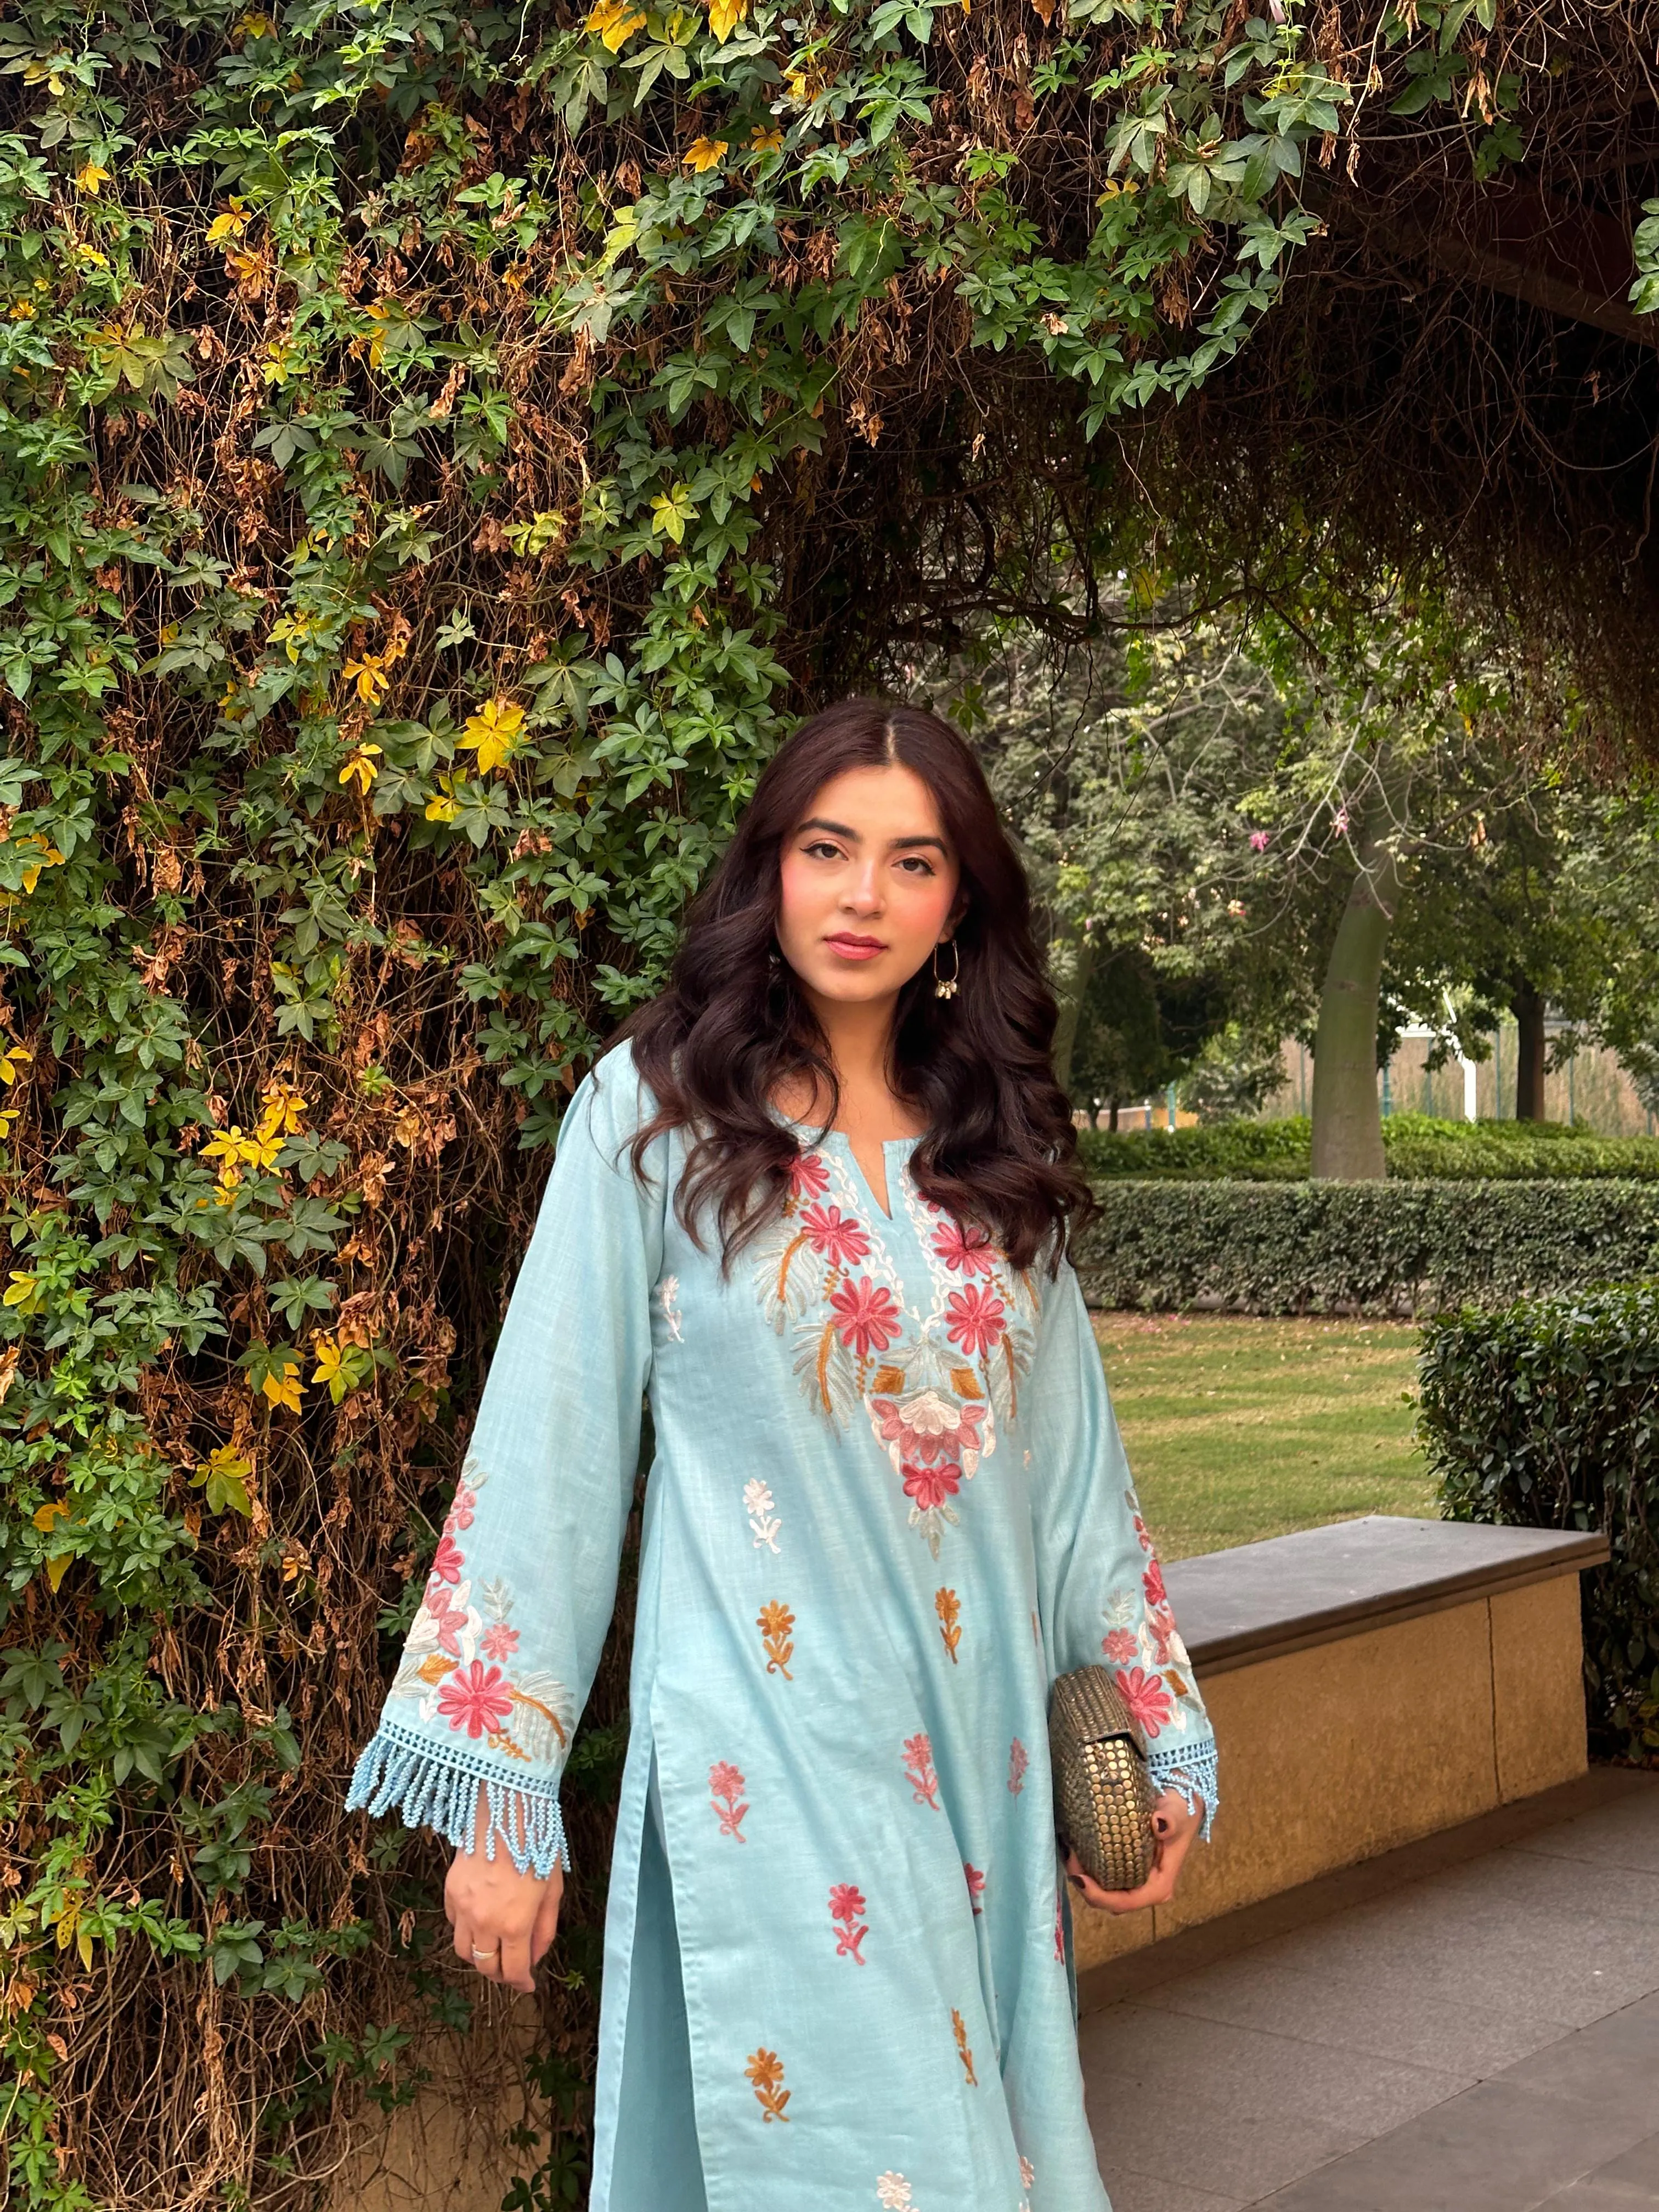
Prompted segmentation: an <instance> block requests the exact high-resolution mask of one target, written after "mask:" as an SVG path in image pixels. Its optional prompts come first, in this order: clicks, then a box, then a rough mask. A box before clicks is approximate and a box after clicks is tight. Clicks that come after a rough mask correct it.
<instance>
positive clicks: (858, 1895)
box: [829, 1881, 870, 1966]
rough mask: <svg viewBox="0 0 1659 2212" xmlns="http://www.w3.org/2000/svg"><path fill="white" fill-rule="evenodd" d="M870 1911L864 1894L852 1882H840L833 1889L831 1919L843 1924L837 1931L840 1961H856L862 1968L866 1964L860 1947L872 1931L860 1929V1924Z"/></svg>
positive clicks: (830, 1904) (837, 1951) (830, 1900)
mask: <svg viewBox="0 0 1659 2212" xmlns="http://www.w3.org/2000/svg"><path fill="white" fill-rule="evenodd" d="M867 1911H869V1907H868V1906H867V1905H866V1903H865V1901H864V1893H863V1892H862V1891H861V1890H860V1889H857V1888H855V1887H854V1885H853V1884H852V1883H851V1882H850V1881H838V1882H836V1884H835V1885H834V1886H833V1887H832V1888H831V1890H830V1892H829V1917H830V1918H831V1919H832V1920H838V1921H839V1922H840V1923H841V1925H840V1927H839V1928H837V1929H836V1957H837V1958H838V1959H856V1960H858V1962H859V1964H860V1966H862V1965H863V1964H864V1954H863V1952H862V1951H860V1948H859V1946H860V1943H862V1942H863V1941H864V1939H865V1937H866V1936H867V1935H868V1934H869V1933H870V1930H869V1929H868V1927H867V1926H865V1927H860V1925H859V1924H858V1923H859V1922H860V1920H861V1919H862V1917H863V1916H864V1914H865V1913H866V1912H867Z"/></svg>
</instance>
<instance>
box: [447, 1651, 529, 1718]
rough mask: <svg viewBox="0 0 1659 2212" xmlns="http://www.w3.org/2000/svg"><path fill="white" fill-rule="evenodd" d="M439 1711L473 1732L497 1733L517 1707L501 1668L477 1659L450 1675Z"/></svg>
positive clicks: (456, 1669)
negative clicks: (514, 1705)
mask: <svg viewBox="0 0 1659 2212" xmlns="http://www.w3.org/2000/svg"><path fill="white" fill-rule="evenodd" d="M438 1711H440V1712H441V1714H442V1715H443V1716H444V1717H445V1719H446V1720H447V1722H448V1723H449V1725H450V1726H451V1728H453V1729H465V1730H466V1732H467V1734H468V1735H471V1736H480V1735H495V1732H496V1730H497V1729H499V1728H500V1727H501V1723H503V1722H504V1721H505V1720H506V1719H507V1716H508V1714H509V1713H510V1712H511V1711H513V1699H512V1695H511V1693H510V1692H509V1691H508V1689H507V1684H506V1681H505V1680H504V1678H503V1676H502V1674H501V1668H499V1667H490V1668H485V1667H484V1666H483V1664H482V1663H481V1662H479V1661H478V1660H477V1659H475V1660H474V1661H473V1662H472V1663H471V1666H470V1667H457V1668H455V1670H454V1672H453V1674H449V1675H448V1676H447V1677H446V1679H445V1681H444V1685H443V1687H442V1688H441V1690H440V1691H439V1692H438Z"/></svg>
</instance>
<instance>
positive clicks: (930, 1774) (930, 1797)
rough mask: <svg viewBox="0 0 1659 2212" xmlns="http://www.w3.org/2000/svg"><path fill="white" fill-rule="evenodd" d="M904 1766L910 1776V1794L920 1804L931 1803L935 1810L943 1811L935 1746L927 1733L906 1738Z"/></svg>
mask: <svg viewBox="0 0 1659 2212" xmlns="http://www.w3.org/2000/svg"><path fill="white" fill-rule="evenodd" d="M904 1767H905V1771H906V1773H908V1776H909V1778H910V1795H911V1796H913V1797H914V1798H915V1801H916V1802H917V1804H918V1805H931V1806H932V1807H933V1810H934V1812H936V1813H938V1812H942V1811H943V1809H944V1808H943V1807H942V1806H941V1805H940V1803H939V1776H938V1774H937V1773H936V1772H935V1771H934V1768H933V1743H932V1741H931V1740H930V1739H929V1737H928V1736H927V1735H926V1734H925V1733H919V1734H917V1735H912V1736H907V1737H906V1738H905V1740H904Z"/></svg>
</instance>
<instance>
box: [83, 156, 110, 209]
mask: <svg viewBox="0 0 1659 2212" xmlns="http://www.w3.org/2000/svg"><path fill="white" fill-rule="evenodd" d="M110 175H111V173H110V171H109V170H107V169H106V168H104V167H101V166H100V164H99V163H98V162H96V161H88V162H87V164H86V165H85V167H82V168H79V169H77V170H76V173H75V189H76V191H78V192H84V193H85V194H86V195H87V197H88V199H94V200H95V199H96V198H97V197H98V193H99V188H100V186H101V185H106V184H108V183H109V181H110Z"/></svg>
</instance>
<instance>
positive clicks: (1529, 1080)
mask: <svg viewBox="0 0 1659 2212" xmlns="http://www.w3.org/2000/svg"><path fill="white" fill-rule="evenodd" d="M1515 1019H1516V1027H1517V1028H1518V1029H1519V1030H1520V1037H1519V1040H1518V1042H1519V1049H1518V1051H1517V1052H1516V1055H1515V1118H1516V1121H1542V1120H1543V1119H1544V997H1543V994H1542V992H1541V991H1536V990H1534V988H1533V986H1532V985H1531V984H1530V983H1528V981H1526V979H1525V977H1524V976H1523V977H1522V979H1521V980H1520V981H1518V982H1517V983H1516V987H1515Z"/></svg>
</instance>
